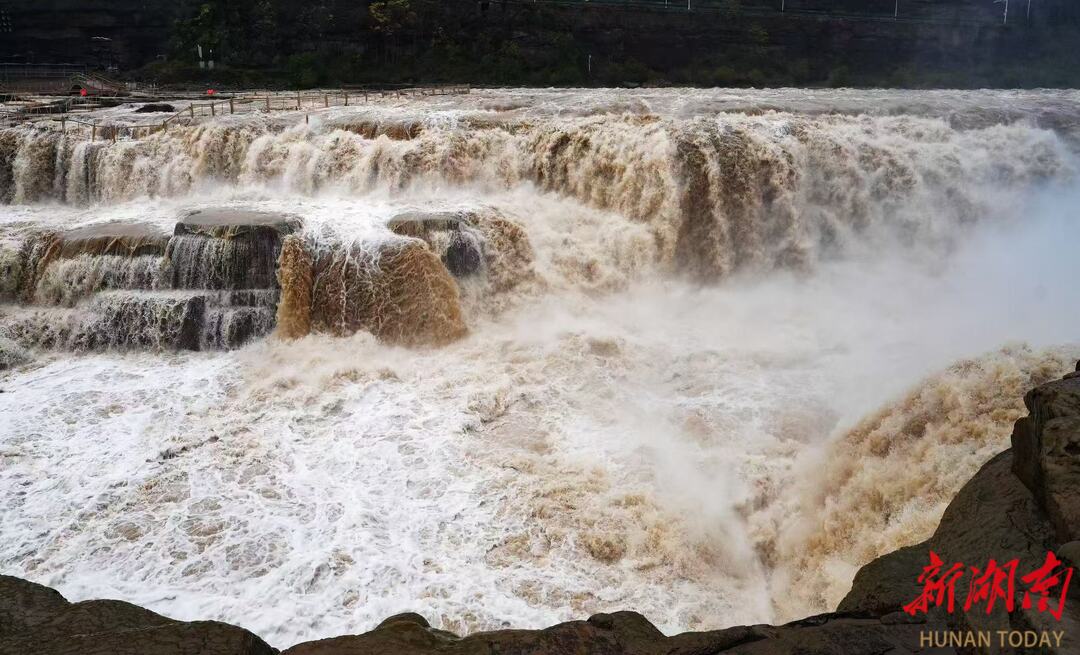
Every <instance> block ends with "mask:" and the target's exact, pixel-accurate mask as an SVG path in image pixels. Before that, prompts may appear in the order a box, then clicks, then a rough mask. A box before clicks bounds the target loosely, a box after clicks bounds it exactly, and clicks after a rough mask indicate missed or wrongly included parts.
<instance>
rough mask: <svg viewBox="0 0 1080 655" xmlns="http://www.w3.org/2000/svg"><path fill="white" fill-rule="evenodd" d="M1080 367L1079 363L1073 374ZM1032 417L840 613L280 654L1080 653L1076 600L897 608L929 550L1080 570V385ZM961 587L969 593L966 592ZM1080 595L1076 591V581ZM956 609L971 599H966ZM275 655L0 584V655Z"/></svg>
mask: <svg viewBox="0 0 1080 655" xmlns="http://www.w3.org/2000/svg"><path fill="white" fill-rule="evenodd" d="M1078 368H1080V366H1078ZM1025 400H1026V403H1027V406H1028V409H1029V411H1030V415H1029V416H1027V417H1025V418H1022V419H1020V420H1019V421H1017V423H1016V428H1015V431H1014V434H1013V448H1012V449H1011V450H1008V451H1006V452H1003V453H1001V454H1000V455H998V456H997V457H995V458H993V459H992V460H991V461H990V462H988V463H987V464H986V465H985V466H984V467H983V468H982V469H981V470H980V471H979V472H978V473H977V474H976V475H975V477H973V478H972V479H971V480H970V481H969V482H968V483H967V485H965V486H964V487H963V489H961V490H960V493H959V494H957V496H956V498H955V499H954V500H953V502H952V503H951V504H950V505H949V507H948V509H947V510H946V511H945V514H944V516H943V517H942V519H941V523H940V525H939V526H938V529H937V531H936V532H935V533H934V535H933V536H932V537H931V538H930V539H928V540H927V541H926V542H924V543H922V544H918V545H916V546H911V547H909V548H903V549H900V550H898V551H896V552H894V553H890V554H888V555H885V556H883V557H881V558H879V559H877V560H875V561H874V562H871V563H870V564H868V565H867V566H865V567H863V569H862V570H861V571H859V573H858V575H857V576H856V578H855V581H854V584H853V586H852V590H851V592H850V593H849V594H848V596H847V597H846V598H845V599H844V600H843V602H842V603H841V604H840V608H839V610H838V611H837V612H835V613H832V614H825V615H821V616H816V617H811V618H808V619H804V620H802V621H797V622H795V623H791V624H788V625H785V626H779V627H772V626H749V627H735V628H729V629H726V630H716V631H711V632H697V633H685V634H681V635H676V636H673V637H667V636H665V635H663V634H662V633H661V632H660V631H659V630H657V629H656V628H655V627H654V626H653V625H652V624H651V623H649V622H648V620H646V619H645V617H643V616H641V615H639V614H636V613H633V612H616V613H613V614H597V615H595V616H593V617H591V618H589V619H588V620H587V621H572V622H569V623H562V624H559V625H556V626H553V627H550V628H547V629H544V630H500V631H496V632H486V633H478V634H474V635H469V636H467V637H459V636H457V635H454V634H451V633H449V632H446V631H444V630H438V629H435V628H432V627H431V626H430V625H429V624H428V622H427V621H426V620H425V619H424V617H422V616H420V615H418V614H401V615H398V616H394V617H391V618H389V619H387V620H385V621H383V623H381V624H380V625H379V626H377V627H376V628H375V629H374V630H372V631H371V632H367V633H365V634H361V635H350V636H343V637H336V638H332V639H323V640H320V641H313V642H308V643H303V644H298V645H296V646H293V647H292V648H289V649H287V650H285V651H283V653H284V655H428V654H436V653H439V654H447V655H497V654H504V655H571V654H573V655H710V654H717V653H731V654H761V655H766V654H790V653H799V654H801V655H815V654H819V655H863V654H867V655H869V654H881V653H890V654H893V655H901V654H904V653H941V654H946V653H957V654H965V655H966V654H967V653H977V652H992V653H1030V652H1039V653H1063V654H1064V653H1078V652H1080V602H1078V600H1077V598H1076V594H1075V593H1074V594H1072V596H1071V597H1069V601H1068V603H1067V604H1066V605H1065V607H1064V613H1063V616H1062V617H1061V620H1060V621H1058V620H1056V619H1054V618H1053V617H1051V616H1050V615H1049V614H1046V613H1038V612H1037V611H1035V609H1024V608H1023V607H1022V605H1021V603H1019V602H1017V605H1016V607H1015V609H1014V611H1012V612H1011V613H1010V612H1006V611H1005V609H1004V604H1003V603H999V604H998V606H997V607H996V608H995V610H994V611H993V612H991V613H986V612H985V611H983V609H982V608H976V609H973V610H972V611H968V612H964V611H962V608H957V609H958V611H954V612H952V613H946V612H944V611H943V610H940V609H934V610H931V612H930V613H929V614H927V615H925V616H924V615H917V616H909V615H908V614H907V613H905V612H903V611H901V608H902V607H903V606H904V605H906V604H908V603H909V602H911V601H912V600H913V599H915V598H916V597H917V596H918V595H919V593H920V591H921V588H920V585H919V584H918V582H917V577H918V575H919V573H920V572H921V571H922V569H923V567H925V566H926V565H927V563H928V561H929V552H930V551H931V550H933V551H934V552H935V553H937V554H938V555H940V556H941V558H942V559H943V560H945V562H946V563H947V564H951V563H953V562H963V563H965V565H967V566H985V565H986V563H987V562H989V561H990V560H991V559H993V560H996V561H997V562H1001V563H1004V562H1007V561H1011V560H1013V559H1017V560H1019V562H1020V568H1019V570H1020V571H1022V572H1026V571H1029V570H1031V569H1034V568H1036V567H1037V566H1039V565H1040V564H1042V562H1043V560H1044V558H1045V557H1046V553H1047V551H1053V552H1054V553H1056V554H1057V555H1058V556H1059V557H1061V558H1062V560H1064V561H1065V564H1066V565H1069V566H1074V567H1075V566H1078V565H1080V541H1077V540H1076V536H1077V534H1078V533H1080V524H1078V523H1077V517H1080V504H1078V500H1077V499H1078V494H1077V491H1078V477H1080V452H1078V451H1080V449H1078V447H1077V444H1078V443H1080V375H1077V374H1071V375H1070V376H1068V377H1066V379H1064V380H1060V381H1057V382H1052V383H1050V384H1046V385H1043V386H1042V387H1039V388H1038V389H1035V390H1034V391H1032V392H1031V393H1029V394H1028V395H1027V397H1026V399H1025ZM964 584H966V582H965V583H964ZM1078 584H1080V582H1078ZM959 602H960V603H962V602H963V595H962V592H961V594H960V600H959ZM997 630H1005V631H1033V632H1034V633H1040V634H1041V633H1056V634H1060V635H1061V636H1062V639H1061V642H1060V643H1054V644H1053V645H1052V646H1051V647H1048V648H1043V647H1040V648H1035V649H1032V648H1023V647H1021V648H1016V649H1009V648H1008V647H1006V648H998V647H997V646H996V642H995V646H994V647H992V648H990V649H989V650H988V651H987V650H986V649H982V650H980V649H978V648H974V649H973V648H966V649H965V648H952V647H947V648H923V647H922V646H921V645H920V644H921V642H922V641H923V639H924V638H925V637H924V636H925V635H927V634H929V633H938V634H941V633H945V632H946V631H953V632H955V631H997ZM277 652H278V651H277V650H275V649H274V648H271V647H270V646H268V645H267V644H266V643H265V642H263V641H262V640H260V639H259V638H258V637H256V636H255V635H253V634H251V633H250V632H247V631H246V630H243V629H242V628H238V627H234V626H230V625H226V624H222V623H214V622H194V623H183V622H179V621H174V620H172V619H169V618H166V617H163V616H160V615H158V614H155V613H153V612H150V611H148V610H145V609H142V608H139V607H136V606H134V605H131V604H128V603H123V602H119V601H89V602H84V603H68V602H67V601H66V600H65V599H64V598H63V597H62V596H60V594H58V593H57V592H55V591H53V590H51V589H49V588H47V587H43V586H41V585H37V584H34V583H31V582H27V581H25V580H19V579H18V578H11V577H2V576H0V655H24V654H27V653H34V654H35V655H67V654H71V655H75V654H79V655H98V654H102V655H104V654H105V653H110V654H113V653H115V654H120V655H128V654H131V655H135V654H136V653H138V654H147V655H180V654H183V655H187V654H191V655H196V654H198V655H263V654H273V653H277Z"/></svg>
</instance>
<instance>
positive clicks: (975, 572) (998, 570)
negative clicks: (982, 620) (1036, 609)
mask: <svg viewBox="0 0 1080 655" xmlns="http://www.w3.org/2000/svg"><path fill="white" fill-rule="evenodd" d="M1019 565H1020V560H1018V559H1014V560H1012V561H1011V562H1007V563H1006V564H1005V565H1004V566H999V565H998V563H997V561H996V560H990V563H989V564H988V565H987V566H986V570H985V571H982V570H980V569H979V567H977V566H972V567H971V582H970V583H969V585H968V594H967V599H966V600H965V601H964V611H965V612H968V611H971V608H972V607H974V606H975V605H976V604H978V603H986V613H987V614H989V613H990V612H992V611H994V603H995V602H997V601H998V600H1002V601H1004V602H1005V609H1006V610H1007V611H1009V612H1012V611H1013V609H1014V608H1015V606H1016V602H1015V596H1016V568H1017V567H1018V566H1019Z"/></svg>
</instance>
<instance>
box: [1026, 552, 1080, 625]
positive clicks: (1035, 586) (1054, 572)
mask: <svg viewBox="0 0 1080 655" xmlns="http://www.w3.org/2000/svg"><path fill="white" fill-rule="evenodd" d="M1072 574H1073V570H1072V569H1065V568H1064V565H1063V564H1062V563H1061V560H1059V559H1058V558H1057V556H1056V555H1054V553H1047V554H1046V561H1045V562H1043V565H1042V566H1040V567H1039V568H1037V569H1035V570H1034V571H1032V572H1031V573H1029V574H1027V575H1025V576H1024V577H1022V578H1020V581H1021V582H1023V583H1024V584H1026V585H1028V588H1027V591H1025V592H1024V603H1023V605H1022V607H1023V608H1024V609H1031V607H1032V600H1031V599H1032V596H1036V597H1038V606H1037V609H1038V611H1039V612H1046V611H1049V612H1050V615H1051V616H1053V617H1054V618H1055V619H1057V620H1058V621H1060V620H1061V615H1062V613H1063V612H1064V611H1065V594H1066V593H1067V592H1068V591H1069V582H1070V581H1071V580H1072ZM1062 576H1064V581H1062ZM1058 586H1060V587H1061V596H1060V597H1059V598H1058V599H1057V608H1056V609H1051V608H1050V601H1051V596H1050V592H1051V591H1053V590H1054V588H1055V587H1058Z"/></svg>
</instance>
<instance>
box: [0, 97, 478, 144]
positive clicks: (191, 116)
mask: <svg viewBox="0 0 1080 655" xmlns="http://www.w3.org/2000/svg"><path fill="white" fill-rule="evenodd" d="M471 91H472V89H471V87H469V86H468V85H445V86H429V87H410V88H401V89H363V88H361V89H343V90H333V91H319V92H311V91H307V92H304V91H297V92H296V94H295V95H294V94H292V93H288V94H283V93H270V92H252V93H238V94H234V95H231V96H228V97H222V98H220V99H217V100H210V101H203V102H198V101H192V102H191V103H190V104H189V105H188V106H187V107H184V108H183V109H181V110H179V111H177V112H175V113H173V114H170V115H169V116H167V117H165V118H164V119H162V120H155V121H152V122H146V123H115V122H110V121H107V120H85V119H79V118H73V117H70V116H69V115H68V113H67V111H70V106H69V107H68V108H67V110H65V113H61V114H60V119H59V122H60V129H61V131H63V132H67V130H68V126H69V125H75V126H78V127H85V128H89V130H90V140H91V141H97V140H98V139H99V138H100V139H104V140H112V141H116V140H118V139H120V138H125V139H128V138H130V139H139V138H143V137H147V136H150V135H153V134H156V133H158V132H167V131H168V130H169V127H170V126H172V125H179V124H184V123H187V124H190V123H192V122H194V121H195V120H196V119H198V118H209V117H216V116H228V115H232V114H236V113H247V112H246V111H245V110H248V111H251V112H256V111H266V112H271V111H304V110H318V109H329V108H330V107H348V106H350V105H352V106H356V105H359V104H364V103H368V102H371V101H372V100H375V99H380V98H387V97H402V96H440V95H460V94H468V93H470V92H471ZM29 113H30V112H18V111H16V112H12V111H10V110H0V114H4V115H6V116H7V117H8V118H9V119H12V118H16V120H17V119H18V118H19V117H21V118H22V119H23V120H26V119H28V118H29V116H28V115H27V114H29ZM53 113H55V112H53ZM308 118H309V116H308V115H307V114H305V116H304V120H305V121H307V120H308ZM54 122H55V121H54Z"/></svg>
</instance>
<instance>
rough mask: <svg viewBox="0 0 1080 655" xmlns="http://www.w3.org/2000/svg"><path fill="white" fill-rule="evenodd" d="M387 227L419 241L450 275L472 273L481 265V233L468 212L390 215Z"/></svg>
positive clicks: (463, 275)
mask: <svg viewBox="0 0 1080 655" xmlns="http://www.w3.org/2000/svg"><path fill="white" fill-rule="evenodd" d="M387 227H388V228H390V231H391V232H394V233H395V234H399V235H401V236H406V237H413V238H414V239H421V240H423V241H424V242H425V243H427V244H428V246H429V247H430V248H431V249H432V250H433V251H434V252H435V253H436V254H438V255H439V258H440V259H441V260H442V263H443V265H445V266H446V268H447V270H449V271H450V273H451V274H452V275H453V276H454V277H457V278H463V277H467V276H470V275H474V274H476V273H478V272H479V271H480V269H481V267H482V266H483V265H484V253H483V246H482V243H481V236H480V235H479V233H478V232H477V230H476V227H475V226H474V225H473V223H472V221H470V220H469V216H468V214H463V213H456V212H431V213H426V212H411V213H408V214H402V215H400V216H397V217H395V218H393V219H392V220H391V221H390V222H389V223H387Z"/></svg>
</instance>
